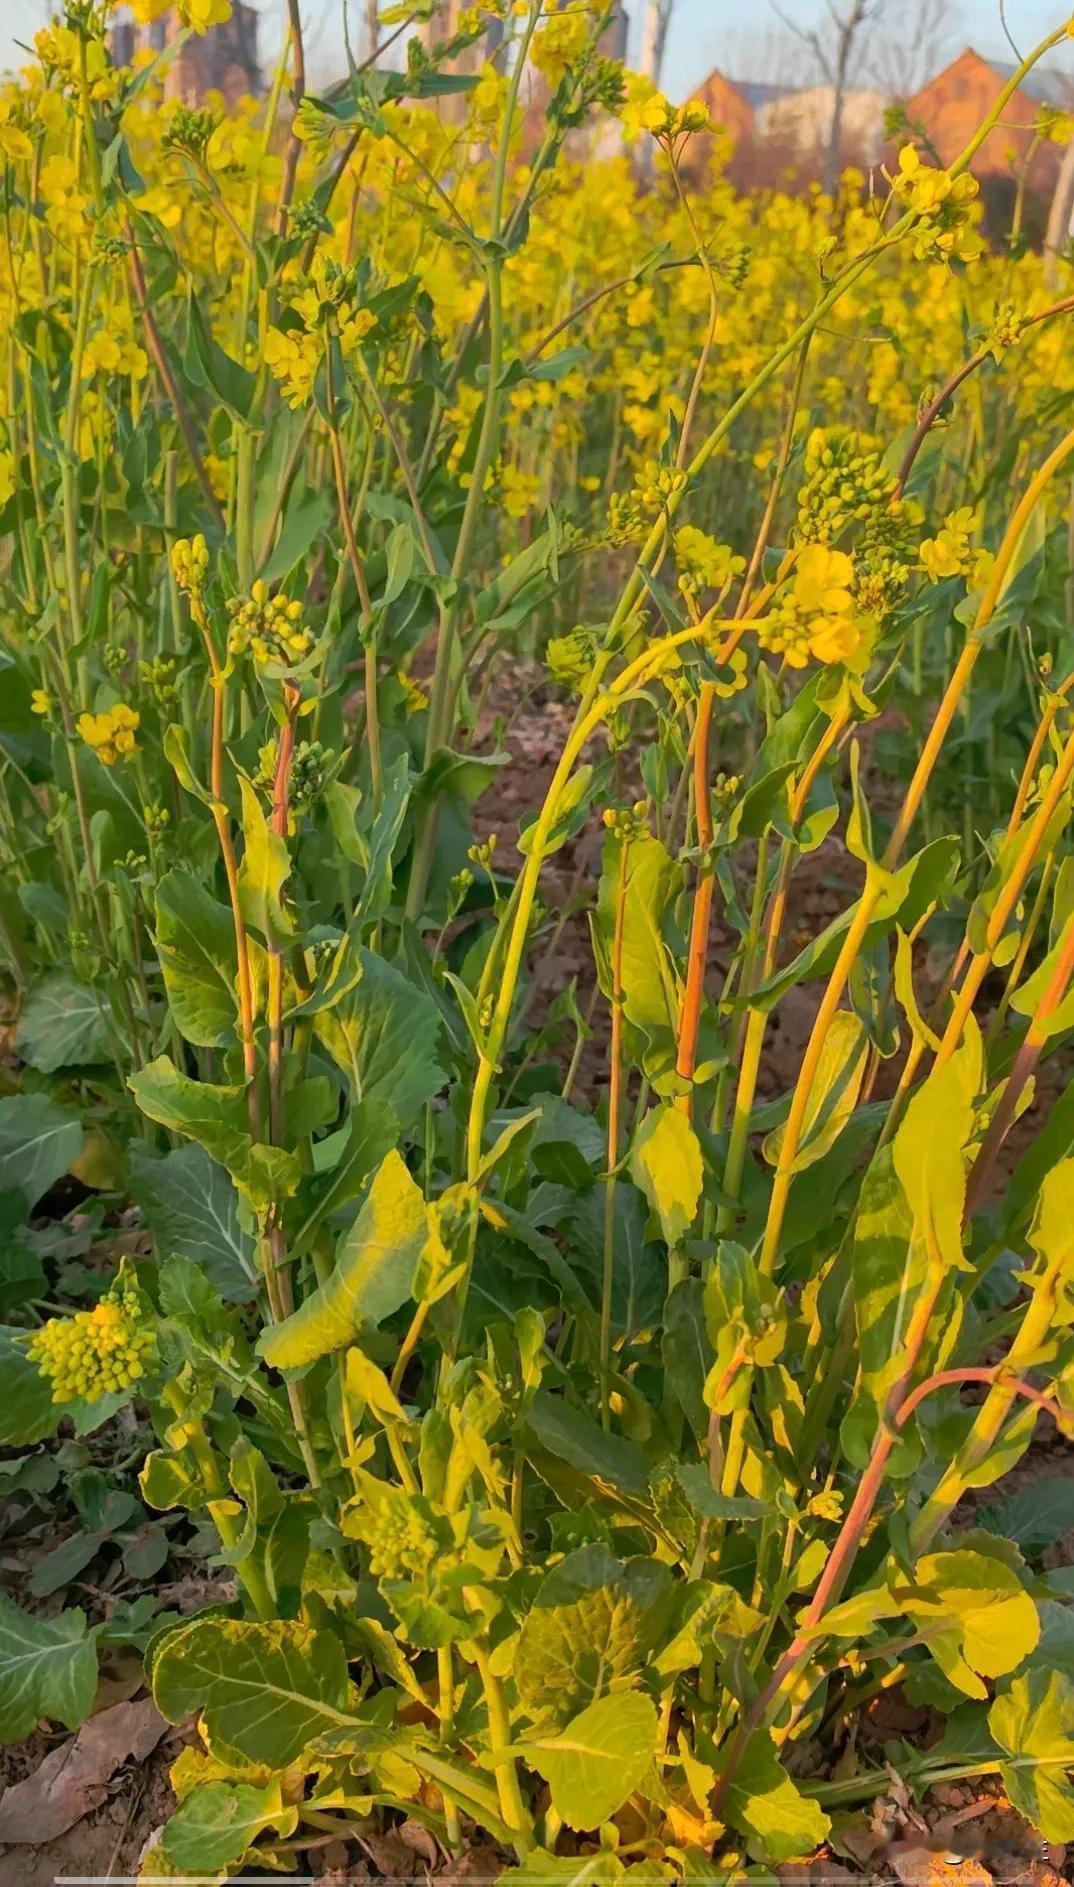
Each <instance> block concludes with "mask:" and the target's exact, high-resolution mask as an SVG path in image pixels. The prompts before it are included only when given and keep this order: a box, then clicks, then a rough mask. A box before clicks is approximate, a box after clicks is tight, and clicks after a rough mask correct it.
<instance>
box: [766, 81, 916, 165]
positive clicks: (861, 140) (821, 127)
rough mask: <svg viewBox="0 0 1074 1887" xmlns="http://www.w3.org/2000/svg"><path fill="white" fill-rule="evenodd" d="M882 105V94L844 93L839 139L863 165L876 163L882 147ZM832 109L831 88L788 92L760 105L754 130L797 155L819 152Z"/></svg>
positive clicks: (823, 144)
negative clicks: (791, 146) (790, 147)
mask: <svg viewBox="0 0 1074 1887" xmlns="http://www.w3.org/2000/svg"><path fill="white" fill-rule="evenodd" d="M884 105H885V100H884V96H883V93H882V92H873V91H864V90H848V91H846V92H844V94H843V132H842V136H843V147H844V151H845V153H846V155H847V156H848V157H849V156H853V157H854V158H856V159H857V160H858V161H859V162H862V163H866V164H874V163H876V162H877V161H878V159H879V158H880V155H881V152H882V150H883V146H884ZM834 108H835V88H834V86H831V85H812V86H810V87H809V88H808V89H807V90H806V91H802V92H788V93H787V94H786V96H785V97H783V98H775V99H772V100H771V101H770V102H769V103H767V104H764V105H762V106H761V107H760V109H759V111H758V112H757V130H758V133H759V134H760V136H761V137H765V138H779V139H783V140H784V141H785V142H787V143H788V144H791V145H793V146H794V147H795V148H796V149H797V150H798V151H799V152H806V151H822V150H824V149H825V148H826V146H827V143H828V136H829V132H830V130H831V123H832V112H833V110H834Z"/></svg>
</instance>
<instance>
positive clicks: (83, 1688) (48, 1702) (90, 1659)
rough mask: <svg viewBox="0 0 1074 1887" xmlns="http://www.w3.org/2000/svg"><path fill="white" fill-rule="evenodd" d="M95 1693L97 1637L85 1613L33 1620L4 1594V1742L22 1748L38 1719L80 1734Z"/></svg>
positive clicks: (0, 1674) (0, 1611) (0, 1616)
mask: <svg viewBox="0 0 1074 1887" xmlns="http://www.w3.org/2000/svg"><path fill="white" fill-rule="evenodd" d="M96 1690H97V1633H96V1631H90V1632H88V1631H87V1630H86V1616H85V1613H84V1612H79V1611H72V1612H61V1613H60V1614H59V1617H58V1618H28V1617H27V1615H26V1613H25V1612H20V1610H19V1608H18V1606H17V1605H15V1604H14V1602H13V1601H12V1600H11V1599H9V1598H7V1597H6V1596H5V1594H3V1593H0V1742H3V1743H18V1742H21V1740H22V1738H23V1737H24V1736H29V1734H30V1732H31V1730H32V1729H33V1728H34V1727H35V1725H36V1723H37V1720H38V1718H39V1717H48V1718H50V1719H53V1720H54V1721H56V1722H57V1723H62V1724H63V1725H64V1726H65V1728H67V1729H68V1730H76V1729H77V1728H78V1725H79V1724H80V1723H81V1722H83V1720H84V1719H85V1718H86V1717H88V1716H89V1713H90V1711H91V1709H92V1708H93V1699H94V1696H95V1694H96Z"/></svg>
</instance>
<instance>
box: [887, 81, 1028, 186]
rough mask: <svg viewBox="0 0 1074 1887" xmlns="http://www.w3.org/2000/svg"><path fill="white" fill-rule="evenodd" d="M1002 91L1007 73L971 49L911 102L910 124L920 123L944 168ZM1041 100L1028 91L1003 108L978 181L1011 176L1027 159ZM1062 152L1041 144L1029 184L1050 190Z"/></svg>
mask: <svg viewBox="0 0 1074 1887" xmlns="http://www.w3.org/2000/svg"><path fill="white" fill-rule="evenodd" d="M1002 90H1003V75H1002V73H1001V72H998V71H997V70H996V68H995V66H993V65H990V64H989V62H988V60H987V59H982V57H981V55H980V54H979V53H976V52H974V51H973V48H972V47H967V49H966V51H965V52H963V53H960V54H959V56H958V58H957V59H955V60H953V61H952V63H951V64H950V65H949V66H946V67H945V68H944V70H943V71H942V72H938V73H937V74H936V77H935V78H933V79H930V80H929V81H928V83H927V85H923V86H922V87H921V90H920V91H918V92H915V93H914V95H913V97H912V98H910V99H908V100H907V102H906V114H907V117H908V118H909V120H910V122H911V124H920V125H922V126H923V127H924V130H925V133H926V135H927V137H928V138H929V140H930V142H931V143H932V144H933V145H934V146H935V149H936V151H937V153H938V155H939V157H940V160H941V162H942V163H944V164H950V163H951V162H952V161H953V160H954V159H955V158H956V157H957V156H958V155H959V153H960V152H961V151H963V150H964V149H965V147H966V145H967V144H968V143H969V141H970V138H971V137H972V136H973V134H974V132H975V131H976V130H977V129H978V127H979V126H980V124H981V121H982V119H984V118H986V117H987V116H988V113H989V112H990V111H991V110H992V109H993V108H994V106H995V104H996V101H997V99H998V98H999V95H1000V93H1001V91H1002ZM1037 111H1038V100H1037V99H1036V98H1034V97H1033V96H1032V95H1031V94H1030V92H1029V91H1027V90H1024V89H1020V90H1018V91H1017V92H1015V93H1014V95H1013V97H1012V98H1011V99H1010V100H1009V101H1008V103H1007V104H1006V106H1005V107H1004V110H1003V115H1002V117H1001V118H1000V121H999V123H998V125H997V126H996V128H995V130H994V131H991V132H990V133H989V135H988V137H987V138H986V139H985V141H984V143H983V144H982V146H981V148H980V150H979V151H978V153H977V155H976V157H975V158H974V160H973V170H974V173H975V175H977V176H978V177H982V178H983V177H988V176H1007V175H1008V174H1009V173H1010V170H1011V167H1012V165H1011V159H1012V155H1013V156H1014V159H1015V162H1016V163H1017V162H1018V161H1020V160H1021V159H1022V158H1024V157H1025V155H1026V152H1027V150H1028V148H1029V145H1030V142H1031V140H1032V137H1033V125H1034V122H1035V120H1036V116H1037ZM1059 159H1060V153H1059V150H1058V148H1057V146H1056V145H1054V144H1044V145H1041V146H1040V147H1039V148H1038V149H1037V151H1036V153H1035V154H1034V157H1033V160H1032V165H1031V173H1030V180H1031V182H1032V184H1033V185H1034V187H1035V188H1037V189H1047V188H1048V187H1049V184H1050V183H1051V182H1052V181H1054V178H1055V176H1056V174H1057V171H1058V166H1059Z"/></svg>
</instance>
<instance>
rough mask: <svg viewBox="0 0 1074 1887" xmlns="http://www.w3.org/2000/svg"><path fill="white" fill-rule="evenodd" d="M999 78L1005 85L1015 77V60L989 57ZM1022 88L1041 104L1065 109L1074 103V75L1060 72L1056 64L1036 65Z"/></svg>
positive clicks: (987, 63) (989, 63)
mask: <svg viewBox="0 0 1074 1887" xmlns="http://www.w3.org/2000/svg"><path fill="white" fill-rule="evenodd" d="M985 64H986V65H990V66H991V68H992V70H993V72H994V73H995V75H996V77H997V79H1002V81H1003V83H1004V85H1006V84H1007V83H1008V82H1009V80H1011V79H1013V77H1014V75H1015V73H1016V72H1017V70H1018V67H1017V66H1016V65H1015V64H1014V63H1013V61H1007V60H1004V59H987V60H986V61H985ZM1020 89H1021V90H1022V91H1023V92H1025V93H1026V95H1027V97H1029V98H1035V99H1036V100H1037V102H1038V104H1041V105H1058V106H1060V107H1061V108H1062V109H1063V110H1067V109H1069V107H1070V106H1071V105H1072V104H1074V76H1072V75H1071V74H1070V73H1069V72H1060V71H1058V70H1057V69H1056V67H1055V66H1034V67H1033V70H1032V72H1028V73H1027V74H1026V76H1025V78H1024V79H1023V80H1022V83H1021V87H1020Z"/></svg>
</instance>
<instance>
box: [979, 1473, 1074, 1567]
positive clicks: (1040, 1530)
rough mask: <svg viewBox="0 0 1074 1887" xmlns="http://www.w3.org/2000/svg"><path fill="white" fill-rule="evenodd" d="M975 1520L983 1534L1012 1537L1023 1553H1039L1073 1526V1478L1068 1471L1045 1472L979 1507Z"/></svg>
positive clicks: (1006, 1538) (1005, 1537) (1008, 1538)
mask: <svg viewBox="0 0 1074 1887" xmlns="http://www.w3.org/2000/svg"><path fill="white" fill-rule="evenodd" d="M975 1519H976V1525H977V1526H979V1527H983V1528H984V1531H985V1532H986V1533H998V1534H999V1535H1000V1536H1001V1538H1002V1539H1004V1540H1013V1541H1014V1543H1015V1545H1016V1546H1020V1547H1021V1549H1022V1551H1023V1553H1029V1554H1039V1553H1042V1552H1043V1551H1044V1549H1045V1547H1047V1546H1052V1545H1053V1544H1054V1543H1055V1541H1056V1540H1057V1539H1058V1537H1059V1535H1060V1534H1061V1533H1067V1532H1069V1530H1070V1529H1071V1528H1072V1527H1074V1480H1072V1479H1071V1477H1070V1475H1069V1474H1044V1475H1042V1476H1041V1478H1040V1480H1039V1481H1026V1482H1025V1484H1024V1485H1023V1486H1022V1487H1019V1488H1016V1489H1015V1491H1014V1493H1013V1494H1005V1495H1004V1497H1003V1499H1002V1500H997V1501H993V1502H992V1503H991V1504H990V1505H989V1506H987V1507H981V1508H978V1511H977V1514H976V1517H975Z"/></svg>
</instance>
